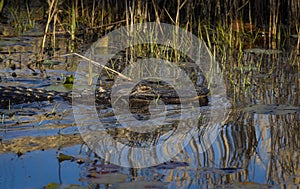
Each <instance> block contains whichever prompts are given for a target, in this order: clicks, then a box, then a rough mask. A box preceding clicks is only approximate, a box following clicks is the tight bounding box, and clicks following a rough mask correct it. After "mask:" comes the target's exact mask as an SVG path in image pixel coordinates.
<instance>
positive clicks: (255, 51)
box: [244, 48, 282, 55]
mask: <svg viewBox="0 0 300 189" xmlns="http://www.w3.org/2000/svg"><path fill="white" fill-rule="evenodd" d="M244 52H245V53H252V54H266V55H271V54H280V53H282V51H281V50H277V49H260V48H253V49H246V50H244Z"/></svg>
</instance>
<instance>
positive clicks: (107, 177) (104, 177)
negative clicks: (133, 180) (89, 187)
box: [79, 173, 128, 184]
mask: <svg viewBox="0 0 300 189" xmlns="http://www.w3.org/2000/svg"><path fill="white" fill-rule="evenodd" d="M127 177H128V176H127V175H125V174H121V173H112V174H98V173H90V175H89V176H88V178H80V179H79V180H80V181H82V182H85V181H87V182H90V183H96V184H116V183H121V182H124V181H126V179H127Z"/></svg>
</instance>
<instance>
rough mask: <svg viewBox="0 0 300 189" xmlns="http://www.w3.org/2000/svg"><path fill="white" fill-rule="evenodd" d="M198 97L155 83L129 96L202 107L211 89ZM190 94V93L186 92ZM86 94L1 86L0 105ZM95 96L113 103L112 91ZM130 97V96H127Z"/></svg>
mask: <svg viewBox="0 0 300 189" xmlns="http://www.w3.org/2000/svg"><path fill="white" fill-rule="evenodd" d="M122 88H124V86H123V87H121V90H120V91H117V92H116V93H115V94H113V95H117V96H120V97H122V96H125V94H124V93H123V92H122ZM195 90H196V93H197V96H194V97H188V95H187V97H186V98H179V97H178V95H177V92H176V91H175V90H174V89H172V88H169V87H166V86H164V85H160V84H158V83H155V82H152V83H151V82H148V83H142V84H140V85H137V86H135V87H134V88H133V89H132V91H131V92H130V94H129V99H130V101H132V102H137V103H144V102H145V103H147V102H149V101H152V100H157V99H160V100H162V101H163V102H164V103H165V104H179V103H182V102H183V101H195V100H199V103H200V105H204V104H206V103H207V94H208V93H209V89H207V88H205V87H196V88H195ZM185 92H186V93H187V94H189V91H185ZM85 94H86V91H81V92H75V91H72V92H71V91H70V92H58V91H48V90H45V89H42V88H27V87H16V86H3V85H2V86H1V85H0V105H1V108H8V106H10V105H16V104H24V103H32V102H42V101H50V102H52V101H56V100H64V101H69V102H72V98H80V97H83V96H84V95H85ZM90 94H93V95H95V102H96V104H105V105H108V104H110V103H111V90H109V89H107V90H103V89H102V88H101V90H98V89H97V90H95V91H94V92H93V93H90ZM127 96H128V95H127Z"/></svg>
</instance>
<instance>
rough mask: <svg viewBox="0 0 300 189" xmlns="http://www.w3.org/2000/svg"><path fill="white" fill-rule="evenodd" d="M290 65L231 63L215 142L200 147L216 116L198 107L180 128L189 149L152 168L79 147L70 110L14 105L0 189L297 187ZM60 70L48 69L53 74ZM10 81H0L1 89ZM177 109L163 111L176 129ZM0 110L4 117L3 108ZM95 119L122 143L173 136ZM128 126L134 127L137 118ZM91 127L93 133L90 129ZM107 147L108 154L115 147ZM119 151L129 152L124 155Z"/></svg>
mask: <svg viewBox="0 0 300 189" xmlns="http://www.w3.org/2000/svg"><path fill="white" fill-rule="evenodd" d="M289 60H290V59H289V58H288V57H283V56H279V55H276V54H275V55H253V54H244V59H243V63H242V64H243V66H239V67H237V66H236V67H235V66H234V65H230V66H232V67H230V68H229V69H231V70H230V73H233V74H232V75H230V73H228V76H226V78H228V80H227V81H226V84H227V92H228V96H229V99H230V104H231V105H232V107H231V108H229V111H230V112H229V116H228V117H227V119H226V122H225V123H222V124H220V125H217V127H215V128H217V129H218V131H219V134H218V135H217V138H216V140H215V142H214V143H213V145H212V146H210V145H207V144H206V142H204V141H205V137H207V136H205V134H206V132H205V131H206V129H211V128H213V127H210V126H209V125H207V123H208V121H209V120H210V119H212V118H213V117H212V115H213V114H210V113H209V111H208V106H203V107H200V109H199V110H197V111H195V112H196V113H198V114H200V113H201V116H199V115H197V116H198V119H197V120H198V121H199V122H198V125H197V124H194V125H193V124H191V125H188V124H186V125H184V126H187V133H193V135H192V137H191V138H190V140H188V143H187V145H186V146H185V147H184V148H183V149H182V150H181V151H180V152H179V153H178V154H177V155H176V156H175V157H174V158H172V160H171V161H168V162H167V163H165V164H159V165H157V166H154V167H148V168H142V169H130V168H122V167H119V166H116V165H112V164H109V163H108V162H105V161H104V160H103V159H101V158H99V157H98V156H97V155H96V154H95V153H93V152H92V151H91V150H90V149H87V148H84V149H81V148H80V147H78V146H81V144H82V143H83V142H82V140H81V139H80V137H79V135H78V131H77V129H76V128H75V125H74V124H73V123H74V119H73V116H72V115H70V114H71V113H70V111H69V110H70V109H71V108H70V106H65V107H62V109H61V110H57V112H58V113H61V114H62V115H63V116H61V117H59V118H57V117H55V118H54V119H51V117H47V118H45V115H44V114H45V112H51V110H52V109H53V106H54V105H53V106H50V105H49V103H48V104H47V106H46V105H45V104H44V103H41V104H33V105H24V106H15V107H12V108H13V109H14V110H18V111H17V112H19V114H15V115H14V117H11V116H8V115H4V116H3V117H4V119H3V121H2V122H1V123H0V129H1V130H0V137H1V144H0V167H1V169H0V188H18V187H19V188H24V186H26V187H32V188H41V187H43V186H45V185H47V184H49V183H50V182H56V183H58V184H71V183H73V184H78V185H89V186H90V187H94V188H97V187H98V188H101V187H102V188H105V187H107V188H108V187H120V188H121V187H129V188H130V187H131V188H133V187H135V186H141V187H144V188H145V187H148V188H149V187H150V186H153V187H154V186H155V187H156V188H164V187H166V188H172V187H173V188H200V187H201V188H211V187H214V186H218V185H226V184H232V183H237V182H238V183H240V185H239V186H240V187H244V186H245V185H246V184H248V185H250V186H252V188H258V187H261V188H269V186H268V184H270V185H275V186H277V188H293V187H294V188H297V187H298V188H299V183H300V175H299V174H300V163H299V159H300V140H299V136H300V133H299V132H300V110H299V109H300V107H299V106H300V101H299V91H300V79H299V71H300V70H299V57H298V58H297V57H296V58H293V60H294V62H293V63H291V62H289ZM60 73H61V72H55V71H53V74H54V75H55V76H56V75H59V74H60ZM1 74H2V75H5V74H6V73H3V72H1ZM18 74H19V75H22V73H18ZM225 74H227V73H225ZM23 75H26V74H24V73H23ZM26 77H28V76H26ZM2 78H4V77H2ZM18 81H19V82H20V83H21V84H23V86H25V85H26V84H27V83H22V80H21V79H20V80H18ZM27 81H28V80H27ZM11 83H12V80H11V79H6V80H5V79H3V81H2V83H1V84H11ZM209 100H211V99H209ZM59 103H61V102H59ZM38 105H39V106H38ZM41 106H42V107H41ZM283 107H284V108H283ZM177 108H178V107H176V106H175V105H173V106H168V107H167V108H166V110H168V114H167V117H168V120H167V121H168V122H173V123H175V124H176V122H177V121H178V120H180V119H182V118H181V117H180V116H178V114H179V113H178V112H179V111H178V109H177ZM159 109H161V108H159ZM275 109H276V111H275ZM0 111H1V112H4V114H5V111H4V110H3V109H1V110H0ZM90 111H92V110H90V109H87V107H85V106H83V107H81V112H82V115H81V116H82V119H85V120H84V121H86V122H89V123H90V124H91V125H97V123H98V121H99V117H96V118H95V119H91V118H90V117H85V114H90ZM147 111H148V110H146V112H147ZM20 112H21V113H20ZM28 112H29V113H28ZM32 112H34V113H32ZM66 112H67V115H66ZM150 112H151V113H153V112H154V115H157V117H154V118H156V119H157V121H158V122H161V120H160V116H159V115H160V113H161V112H159V111H157V112H155V106H152V107H151V108H150ZM133 113H134V112H133ZM181 113H183V115H184V117H185V118H186V119H187V120H188V119H189V116H195V115H194V114H188V113H187V112H184V110H182V109H181ZM100 115H101V116H102V117H100V119H101V121H102V123H103V124H104V125H105V126H106V128H107V129H108V130H105V129H104V130H103V134H104V135H106V136H108V135H111V136H115V137H117V138H119V139H120V137H124V138H121V139H120V140H124V141H127V142H128V141H136V142H137V143H139V145H140V144H142V142H145V141H146V142H148V143H146V144H148V145H149V144H151V143H154V144H155V143H157V141H158V140H159V138H161V137H164V138H162V139H165V140H167V139H168V136H171V135H173V134H174V132H175V131H174V130H172V128H173V127H171V125H172V124H170V123H169V125H168V124H165V127H160V129H157V128H158V127H157V128H156V127H153V128H151V130H149V131H154V132H153V133H152V134H153V135H150V136H149V135H147V134H143V133H140V135H137V134H133V132H127V131H126V130H125V129H116V128H115V127H116V124H117V123H116V119H115V117H114V114H113V111H112V110H111V109H109V108H107V109H102V110H101V113H100ZM144 116H145V115H144ZM164 116H165V114H164ZM127 121H128V122H133V123H135V122H134V121H136V120H133V119H128V120H127ZM163 121H166V120H163ZM187 123H188V122H187ZM79 126H80V125H79ZM89 129H97V128H95V127H93V126H91V127H90V128H89ZM182 129H184V127H182ZM188 131H191V132H188ZM183 136H184V135H183ZM78 144H80V145H78ZM104 144H105V143H104ZM105 145H107V143H106V144H105ZM135 145H138V144H135ZM173 147H174V146H173ZM175 147H176V146H175ZM203 149H207V150H206V151H204V150H203ZM110 150H112V153H113V152H114V151H113V150H115V149H110ZM18 152H21V154H20V153H18ZM58 152H63V153H64V154H69V155H72V156H74V157H75V159H78V158H80V159H82V160H83V163H82V164H77V161H64V162H58V160H57V158H56V156H57V154H58ZM159 153H162V152H161V151H158V152H157V154H159ZM17 154H19V155H21V156H20V157H18V155H17ZM124 154H128V151H126V150H124ZM140 157H141V156H137V158H140ZM145 161H147V159H146V160H145ZM107 175H109V176H107ZM78 179H80V180H78ZM37 181H38V182H37ZM149 181H151V184H152V185H151V184H150V183H149ZM246 182H247V183H246ZM255 183H261V185H255ZM131 184H132V185H131ZM243 184H244V185H243ZM263 184H264V185H263ZM229 186H232V185H229ZM229 186H228V188H230V187H229ZM232 187H233V186H232Z"/></svg>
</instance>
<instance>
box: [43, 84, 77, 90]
mask: <svg viewBox="0 0 300 189" xmlns="http://www.w3.org/2000/svg"><path fill="white" fill-rule="evenodd" d="M69 85H70V84H68V85H63V84H53V85H50V86H47V87H45V89H46V90H48V91H57V92H69V91H71V90H72V86H73V85H71V88H70V87H69Z"/></svg>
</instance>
